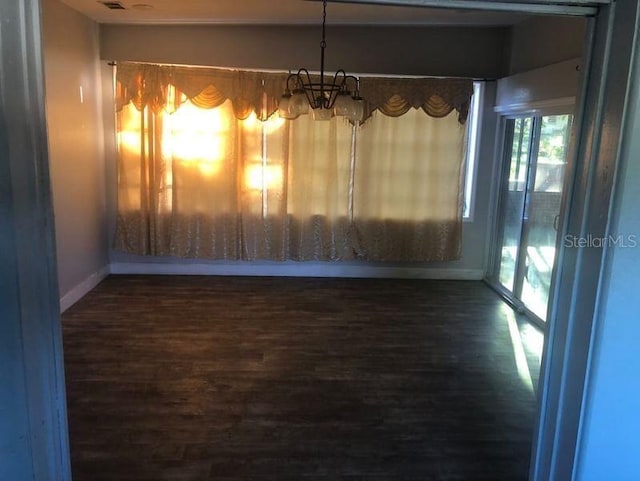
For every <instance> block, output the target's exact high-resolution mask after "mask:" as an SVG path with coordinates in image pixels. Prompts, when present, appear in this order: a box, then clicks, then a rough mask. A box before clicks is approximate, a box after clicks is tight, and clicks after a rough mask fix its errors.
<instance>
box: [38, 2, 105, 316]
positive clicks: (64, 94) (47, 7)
mask: <svg viewBox="0 0 640 481" xmlns="http://www.w3.org/2000/svg"><path fill="white" fill-rule="evenodd" d="M42 10H43V11H42V14H43V47H44V63H45V82H46V108H47V126H48V133H49V154H50V170H51V184H52V190H53V202H54V213H55V228H56V243H57V258H58V273H59V275H58V277H59V286H60V297H61V304H62V308H63V310H64V308H66V307H67V306H68V305H70V304H71V303H73V302H75V300H77V298H78V297H80V296H82V295H83V294H84V293H85V292H86V291H87V289H91V288H92V287H93V286H94V285H95V284H96V283H97V282H98V281H99V280H100V279H101V277H102V276H104V275H105V273H106V266H107V264H108V237H107V215H106V200H105V166H104V152H103V150H104V149H103V146H104V140H103V125H102V90H101V87H100V84H99V79H100V77H99V73H98V49H99V42H98V26H97V24H96V23H95V22H93V21H91V20H89V19H88V18H86V17H84V16H83V15H81V14H79V13H77V12H76V11H75V10H72V9H70V8H69V7H67V6H66V5H64V4H62V3H60V2H59V1H57V0H43V2H42Z"/></svg>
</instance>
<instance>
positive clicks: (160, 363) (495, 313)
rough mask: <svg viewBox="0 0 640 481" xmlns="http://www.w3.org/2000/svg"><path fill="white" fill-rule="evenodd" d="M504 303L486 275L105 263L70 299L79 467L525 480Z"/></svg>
mask: <svg viewBox="0 0 640 481" xmlns="http://www.w3.org/2000/svg"><path fill="white" fill-rule="evenodd" d="M507 315H508V308H507V307H506V306H505V305H504V304H503V302H502V301H501V300H500V299H499V298H498V296H497V295H495V294H494V293H493V292H492V291H491V290H490V289H489V288H487V287H486V286H485V285H483V284H482V283H480V282H455V281H418V280H361V279H297V278H237V277H226V278H225V277H176V276H156V277H149V276H111V277H109V278H107V279H106V280H105V281H104V282H102V283H101V284H100V285H99V286H98V287H97V288H96V289H95V290H94V291H92V292H91V293H90V294H88V295H87V296H86V297H85V298H84V299H82V300H81V301H80V302H79V303H77V304H76V305H75V306H73V307H72V308H71V309H69V310H68V311H67V312H66V313H65V314H64V315H63V334H64V349H65V366H66V376H67V396H68V399H67V401H68V409H69V426H70V442H71V455H72V469H73V479H74V481H107V480H108V481H134V480H135V481H164V480H172V481H173V480H175V481H183V480H220V481H231V480H234V481H236V480H238V481H239V480H367V481H373V480H375V481H379V480H421V481H425V480H442V481H453V480H473V481H483V480H500V481H518V480H526V479H527V472H528V466H529V456H530V447H531V437H532V432H533V423H534V417H535V410H536V402H535V395H534V393H533V392H532V390H531V389H530V387H528V386H527V384H526V383H525V382H523V379H522V377H521V376H522V372H519V371H518V369H517V366H516V362H515V358H514V347H513V345H512V334H513V331H512V333H511V335H510V331H509V327H508V320H507V319H508V317H507ZM530 365H531V366H534V367H533V368H532V375H533V377H534V382H535V378H536V377H537V372H535V362H531V363H530ZM521 371H522V369H521Z"/></svg>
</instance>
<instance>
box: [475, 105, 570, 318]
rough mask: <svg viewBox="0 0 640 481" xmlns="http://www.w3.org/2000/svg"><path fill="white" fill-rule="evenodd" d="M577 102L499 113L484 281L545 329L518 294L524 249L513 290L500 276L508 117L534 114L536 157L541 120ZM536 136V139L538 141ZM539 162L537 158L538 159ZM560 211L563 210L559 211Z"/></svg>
mask: <svg viewBox="0 0 640 481" xmlns="http://www.w3.org/2000/svg"><path fill="white" fill-rule="evenodd" d="M574 110H575V106H574V104H568V103H566V102H565V101H564V99H560V101H559V102H558V103H557V104H556V103H555V102H553V101H550V102H547V106H546V107H545V108H542V109H541V108H529V107H528V106H527V105H522V106H519V107H518V109H514V110H508V112H506V111H505V113H500V114H499V117H498V132H497V137H498V140H497V142H496V147H495V154H496V158H497V159H499V165H498V166H497V169H496V172H497V176H496V198H495V200H494V203H493V206H494V207H495V208H494V210H495V212H496V215H495V216H494V218H493V220H492V222H491V236H490V239H491V242H490V247H489V257H488V261H487V272H486V276H485V282H486V283H487V284H488V285H489V286H490V287H491V288H492V289H493V290H494V291H496V292H497V293H498V294H499V295H500V296H501V297H502V298H503V299H504V300H505V301H507V303H508V304H509V305H511V306H512V307H513V308H514V309H515V310H517V311H518V312H520V313H524V314H525V315H526V316H527V317H528V318H529V319H530V320H531V321H532V322H533V324H535V325H536V326H538V327H539V328H540V329H542V330H544V329H545V324H546V322H545V321H544V320H543V319H542V318H540V317H539V316H538V315H537V314H536V313H535V312H533V311H532V310H531V309H529V308H528V307H527V306H526V305H525V304H524V303H523V302H522V301H521V300H520V298H519V297H517V296H518V291H519V290H521V288H522V286H521V285H520V286H518V285H517V282H518V278H519V277H520V276H521V271H522V269H523V255H524V254H523V252H521V250H520V249H518V259H517V261H516V266H515V271H514V287H513V291H510V290H509V289H507V288H506V287H504V286H503V285H502V284H501V283H500V280H499V278H498V269H499V266H500V257H501V250H502V239H501V235H500V234H501V233H502V232H503V229H504V219H503V218H502V216H501V215H500V213H501V212H502V209H503V207H504V195H503V192H504V191H505V189H506V188H507V186H508V182H509V165H510V163H511V153H510V152H509V150H508V148H507V142H508V141H509V140H510V139H511V140H512V138H513V129H509V121H511V120H518V119H522V118H529V117H531V118H532V126H531V140H530V142H531V143H532V144H533V145H537V147H534V150H533V151H531V150H530V152H529V157H531V156H533V157H536V158H537V153H538V152H537V151H538V149H539V143H538V142H537V141H539V138H540V135H541V132H540V128H541V124H540V120H538V119H541V118H542V117H544V116H550V115H572V116H573V115H574ZM574 124H575V118H574V119H573V120H572V125H571V130H573V128H574ZM536 140H537V141H536ZM567 155H569V151H568V150H567ZM536 162H537V160H536ZM536 167H537V166H536V164H535V163H533V164H531V163H530V162H529V161H528V162H527V171H528V172H527V179H526V186H525V189H527V190H532V189H533V183H535V178H532V177H531V169H532V168H533V169H535V168H536ZM568 173H569V168H568V166H567V168H565V176H564V180H563V187H562V193H561V195H562V201H561V204H564V202H566V199H565V197H566V194H565V192H566V189H567V187H568V186H569V185H570V184H571V179H569V178H567V177H568ZM529 195H530V194H529V192H525V205H524V211H523V215H524V214H525V213H526V210H527V202H529V200H530V199H528V197H529ZM559 214H560V212H559ZM526 229H527V225H526V221H523V225H522V229H521V233H520V238H519V244H520V245H521V244H522V239H523V238H526V235H527V232H526ZM559 236H560V232H559V230H558V237H559ZM554 274H555V272H554V273H552V284H551V286H550V287H549V305H551V303H552V302H553V298H552V293H553V284H554V283H555V278H554V277H553V275H554Z"/></svg>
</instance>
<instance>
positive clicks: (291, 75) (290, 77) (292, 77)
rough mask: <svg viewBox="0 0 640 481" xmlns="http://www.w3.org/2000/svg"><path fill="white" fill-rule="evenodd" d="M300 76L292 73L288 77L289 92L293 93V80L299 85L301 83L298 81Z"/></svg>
mask: <svg viewBox="0 0 640 481" xmlns="http://www.w3.org/2000/svg"><path fill="white" fill-rule="evenodd" d="M297 77H298V74H296V73H290V74H289V76H288V77H287V83H286V86H287V91H288V92H291V91H292V90H293V89H292V88H291V79H294V78H295V79H296V83H299V81H298V80H297Z"/></svg>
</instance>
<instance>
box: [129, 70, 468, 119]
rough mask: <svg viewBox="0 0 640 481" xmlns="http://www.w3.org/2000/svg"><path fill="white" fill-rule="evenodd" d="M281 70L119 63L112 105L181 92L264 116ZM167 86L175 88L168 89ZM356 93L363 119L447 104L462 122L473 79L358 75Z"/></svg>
mask: <svg viewBox="0 0 640 481" xmlns="http://www.w3.org/2000/svg"><path fill="white" fill-rule="evenodd" d="M286 79H287V74H286V73H273V72H255V71H244V70H224V69H215V68H199V67H178V66H168V65H153V64H138V63H129V62H124V63H119V64H118V69H117V74H116V81H117V82H116V108H117V110H118V111H119V110H121V109H122V107H123V106H124V105H127V104H128V103H130V102H131V103H133V104H134V105H135V106H136V108H137V109H138V110H142V109H143V108H144V107H149V108H150V109H151V110H152V111H154V112H158V111H160V110H161V109H170V110H174V109H177V108H178V107H179V106H180V103H181V102H182V99H183V98H184V97H186V98H187V99H188V100H190V101H191V102H192V103H193V104H194V105H196V106H198V107H202V108H213V107H218V106H220V105H222V103H224V102H225V101H226V100H227V99H228V100H231V102H232V104H233V109H234V112H235V115H236V117H237V118H238V119H246V118H247V117H248V116H249V115H251V113H252V112H255V114H256V117H257V118H258V119H260V120H266V119H268V118H269V117H271V115H273V114H274V113H275V112H276V110H277V109H278V102H279V100H280V96H281V95H282V92H283V91H284V88H285V83H286ZM171 87H173V88H174V89H175V91H172V89H171ZM360 93H361V96H362V97H363V98H364V99H365V100H366V107H365V119H364V121H366V120H367V119H368V118H369V117H371V115H372V114H373V112H375V111H376V110H379V111H380V112H382V113H383V114H385V115H387V116H390V117H399V116H400V115H403V114H405V113H407V112H408V111H409V109H411V108H415V109H420V108H421V109H422V110H424V112H425V113H426V114H427V115H429V116H431V117H436V118H439V117H445V116H447V115H449V114H450V113H451V112H452V111H453V110H456V111H457V112H458V121H459V122H460V123H461V124H464V123H465V121H466V119H467V115H468V112H469V104H470V101H471V95H472V94H473V82H472V81H471V80H470V79H449V78H388V77H362V78H361V79H360Z"/></svg>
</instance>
